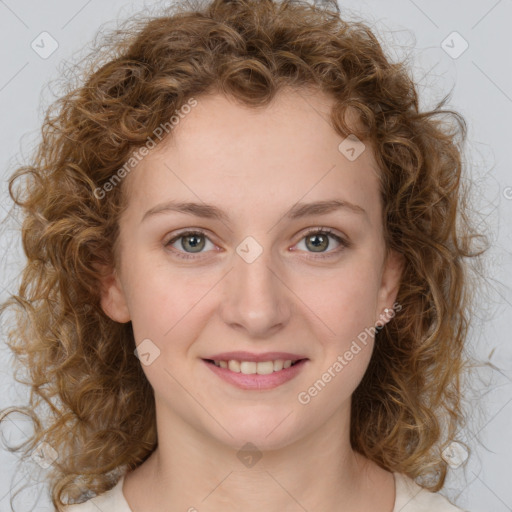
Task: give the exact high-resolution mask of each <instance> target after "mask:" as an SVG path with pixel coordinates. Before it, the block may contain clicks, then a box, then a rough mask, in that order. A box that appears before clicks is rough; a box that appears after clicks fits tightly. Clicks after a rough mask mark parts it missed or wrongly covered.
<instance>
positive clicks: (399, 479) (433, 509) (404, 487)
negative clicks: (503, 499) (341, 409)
mask: <svg viewBox="0 0 512 512" xmlns="http://www.w3.org/2000/svg"><path fill="white" fill-rule="evenodd" d="M393 476H394V477H395V492H396V495H395V496H396V497H395V505H394V507H393V512H465V511H464V510H463V509H461V508H458V507H456V506H454V505H452V504H451V503H450V502H449V501H448V500H447V499H446V498H445V497H444V496H442V495H441V494H438V493H433V492H430V491H427V490H426V489H423V487H421V486H419V485H418V484H417V483H416V482H414V480H412V479H411V478H409V477H408V476H407V475H404V474H402V473H393ZM123 482H124V476H122V477H121V478H120V480H119V481H118V482H117V484H116V485H115V486H114V487H113V488H112V489H110V490H109V491H107V492H104V493H103V494H100V495H99V496H96V497H95V498H91V499H90V500H87V501H85V502H84V503H79V504H76V505H68V506H67V507H65V508H64V510H65V511H66V512H133V511H132V509H131V508H130V507H129V506H128V503H127V501H126V499H125V497H124V494H123Z"/></svg>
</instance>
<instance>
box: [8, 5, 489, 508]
mask: <svg viewBox="0 0 512 512" xmlns="http://www.w3.org/2000/svg"><path fill="white" fill-rule="evenodd" d="M102 44H103V46H102V47H101V48H100V47H98V48H94V49H93V51H91V52H90V54H89V55H88V56H87V58H85V59H84V60H83V62H81V63H80V66H81V67H80V69H79V71H80V74H79V75H77V84H72V83H71V81H70V83H69V90H67V91H66V93H65V94H63V95H62V96H61V97H60V98H58V99H57V100H56V101H54V102H53V103H52V105H51V106H50V107H49V108H48V110H47V111H46V114H45V118H44V122H43V125H42V139H41V141H40V142H39V143H38V146H37V149H36V150H35V151H34V155H33V156H32V158H31V161H30V165H24V166H22V167H18V168H17V169H16V170H15V172H14V173H13V175H12V176H11V177H10V180H9V194H10V197H11V199H12V201H13V202H14V203H15V205H16V206H17V207H20V208H21V209H22V211H23V225H22V231H21V236H22V242H23V249H24V252H25V255H26V257H27V262H26V264H25V266H24V268H23V273H22V276H21V283H20V285H19V290H18V291H17V294H16V295H11V296H10V297H9V299H8V300H7V301H6V302H4V303H3V304H2V305H1V309H0V311H1V312H2V314H3V312H4V310H6V309H7V308H11V307H13V308H15V311H16V314H15V322H14V323H13V325H12V328H11V329H10V330H9V332H8V334H7V343H8V345H9V347H10V348H11V350H12V351H13V353H14V355H15V357H16V362H17V366H16V368H17V372H16V377H15V378H16V380H17V381H18V382H22V383H24V384H26V385H27V386H29V387H30V390H31V393H30V400H29V403H28V404H27V405H26V406H24V407H21V406H17V407H10V408H7V409H4V410H3V411H2V415H1V416H0V421H5V420H6V419H7V417H8V415H9V414H11V413H12V412H14V411H18V412H23V413H24V414H27V415H29V416H30V417H31V419H32V421H33V424H34V433H33V435H32V436H31V437H30V438H29V439H28V440H27V441H26V443H24V444H23V447H24V450H25V451H24V454H25V456H28V455H29V454H30V453H32V452H33V450H34V449H36V448H37V447H38V446H39V445H40V443H41V442H45V443H48V445H49V446H50V447H52V448H53V449H54V450H56V452H57V453H58V458H57V459H56V460H55V461H54V462H53V464H52V466H51V468H50V471H49V474H48V475H47V479H48V481H49V483H50V484H51V498H52V502H53V504H54V505H55V507H56V508H57V509H58V510H61V507H62V506H63V505H64V504H66V503H70V502H77V501H80V500H81V499H83V496H84V491H86V492H89V493H95V494H99V493H102V492H105V491H106V490H108V489H109V488H111V487H112V486H113V485H114V483H115V481H116V479H118V477H119V476H120V474H121V472H120V471H121V470H125V469H135V468H136V467H138V466H139V465H140V464H142V463H143V462H144V461H145V460H146V459H147V458H148V457H149V455H150V454H151V453H152V452H153V451H154V449H155V448H156V445H157V431H156V421H155V403H154V395H153V390H152V387H151V385H150V384H149V382H148V381H147V379H146V377H145V375H144V372H143V371H142V369H141V365H140V362H139V360H138V359H137V358H136V357H135V356H134V349H135V340H134V335H133V330H132V326H131V322H128V323H125V324H120V323H117V322H115V321H113V320H111V319H110V318H109V317H108V316H107V315H106V314H105V312H104V311H103V309H102V308H101V305H100V289H99V286H98V283H99V281H100V278H101V277H102V274H101V272H102V271H101V269H102V268H105V266H106V267H107V268H115V266H116V265H117V263H118V256H119V254H118V247H117V241H118V235H119V231H118V220H119V216H120V215H121V213H122V212H123V209H124V208H125V207H126V205H127V198H126V194H123V190H124V187H123V183H122V181H120V183H119V184H118V186H108V185H107V184H108V183H111V184H112V181H111V180H112V177H113V176H114V175H115V173H116V172H117V173H118V176H119V175H120V173H119V170H120V169H121V168H123V166H124V165H125V164H126V162H127V161H129V160H130V158H133V154H134V151H137V150H138V148H141V147H143V146H144V145H145V144H147V142H148V141H149V140H150V139H151V138H152V137H154V134H155V131H156V130H158V128H159V127H161V126H162V125H165V123H166V122H167V121H168V120H169V119H170V118H171V117H172V116H173V115H174V114H175V113H176V112H177V111H178V110H179V109H180V107H181V106H182V105H184V104H185V103H186V102H187V100H189V99H190V98H192V97H193V98H200V97H201V96H205V95H210V94H216V93H223V94H226V95H229V96H230V97H233V98H236V99H237V100H238V101H239V102H241V103H242V104H245V105H247V106H249V107H251V108H264V107H265V106H266V105H268V104H269V102H270V101H271V100H272V98H273V97H274V96H275V95H276V93H277V92H278V91H280V90H281V89H282V88H283V87H285V86H289V87H293V88H295V89H297V90H301V88H304V87H313V88H316V89H317V90H319V91H322V92H325V93H327V94H328V95H330V97H332V98H333V99H334V100H335V103H334V105H333V107H332V110H331V116H330V120H331V122H332V126H333V128H334V129H335V130H336V132H337V133H338V134H339V135H340V136H342V137H346V136H348V135H349V134H353V135H355V136H357V137H358V138H359V139H360V140H364V141H365V142H367V143H368V144H370V145H371V147H372V149H373V151H374V153H375V158H376V161H377V163H378V166H379V169H380V187H381V197H382V202H383V205H384V207H383V217H382V220H383V226H384V235H385V242H386V247H387V249H388V250H395V251H397V252H399V253H401V254H402V255H403V256H404V261H405V267H404V271H403V274H402V279H401V283H400V288H399V291H398V296H397V299H396V300H397V302H398V303H399V304H400V305H401V311H400V314H397V315H396V316H394V317H393V318H392V320H391V321H390V322H388V323H387V324H386V325H385V326H384V327H383V328H381V329H379V331H378V334H377V340H378V342H377V343H376V344H375V348H374V351H373V354H372V357H371V361H370V364H369V367H368V369H367V371H366V373H365V375H364V377H363V379H362V381H361V383H360V385H359V386H358V388H357V389H356V391H355V393H354V395H353V397H352V411H351V435H350V440H351V444H352V447H353V449H354V450H356V451H358V452H359V453H361V454H363V455H364V456H366V457H367V458H369V459H370V460H372V461H374V462H376V463H377V464H378V465H379V466H381V467H382V468H384V469H386V470H388V471H396V472H401V473H405V474H406V475H408V476H409V477H411V478H413V479H417V480H418V479H419V480H422V479H424V480H425V481H424V482H422V485H423V486H424V487H426V488H428V489H430V490H432V491H437V490H439V489H441V488H442V487H443V485H444V481H445V478H446V474H447V470H448V465H447V462H446V461H445V460H444V459H443V457H442V453H441V452H442V449H443V447H444V446H445V445H446V444H447V443H449V442H450V441H451V440H453V439H455V437H456V433H457V432H458V430H459V429H460V428H461V427H462V426H463V425H464V414H463V408H462V406H461V404H462V402H461V397H462V392H463V388H462V385H461V378H462V375H463V371H464V368H465V351H464V348H465V340H466V338H467V333H468V327H469V323H470V322H469V320H470V311H469V310H470V305H471V301H472V297H473V295H474V286H472V280H471V276H470V273H469V272H468V268H469V265H466V259H468V258H476V257H477V256H479V255H480V254H482V253H483V251H482V250H480V251H475V250H473V248H472V242H473V239H474V238H475V237H477V236H480V235H478V234H477V233H476V231H475V229H474V228H473V226H472V222H471V219H470V217H469V214H468V208H467V197H468V190H469V189H468V188H467V187H466V186H465V184H464V182H463V180H462V179H461V177H462V170H463V163H462V153H463V144H464V141H465V138H466V123H465V121H464V118H463V117H462V116H461V115H460V114H459V113H457V112H455V111H453V110H450V109H446V108H444V107H445V104H446V100H447V98H448V96H446V97H444V98H443V99H442V101H441V102H439V103H438V104H437V105H436V106H435V108H433V109H431V110H429V111H426V112H421V111H420V108H419V99H418V95H417V90H416V84H415V82H414V80H413V78H412V77H411V76H410V74H409V69H408V66H407V65H406V64H405V62H393V60H392V59H391V58H389V57H387V56H386V54H385V53H384V51H383V49H382V47H381V44H380V43H379V41H378V39H377V37H376V36H375V35H374V33H373V32H372V30H371V29H370V28H369V27H368V26H367V25H366V24H365V23H363V22H362V21H350V22H349V21H346V20H343V19H342V18H341V17H340V14H339V13H338V12H335V11H334V10H332V9H329V8H328V7H319V6H316V5H312V4H309V3H307V2H305V1H292V0H283V1H281V2H278V1H277V0H264V1H255V0H239V1H231V2H229V1H221V0H213V1H209V2H207V3H206V4H205V3H201V2H197V3H196V4H195V5H194V6H193V7H192V6H191V5H190V4H181V5H180V4H176V5H173V6H172V7H167V8H166V10H165V12H164V14H163V15H159V16H156V17H153V16H147V15H142V16H139V17H137V16H134V17H132V18H131V19H128V20H127V21H125V22H124V23H123V24H122V25H121V27H120V28H119V27H118V28H117V29H115V30H112V31H111V32H109V35H108V36H106V37H105V38H104V40H103V43H102ZM350 112H356V113H357V116H358V119H359V121H360V122H359V123H358V126H349V124H348V122H347V116H348V114H349V113H350ZM160 132H162V130H161V129H160ZM156 133H158V131H157V132H156ZM172 135H173V134H172V132H171V131H169V130H166V134H165V136H164V140H165V138H168V137H172ZM18 180H21V183H20V185H19V187H18V188H16V189H15V187H14V185H15V182H18ZM98 190H108V194H104V193H102V194H98ZM21 369H23V370H24V371H25V376H24V378H20V377H19V375H18V371H19V370H21ZM43 411H44V412H43ZM17 449H21V448H20V447H19V448H17Z"/></svg>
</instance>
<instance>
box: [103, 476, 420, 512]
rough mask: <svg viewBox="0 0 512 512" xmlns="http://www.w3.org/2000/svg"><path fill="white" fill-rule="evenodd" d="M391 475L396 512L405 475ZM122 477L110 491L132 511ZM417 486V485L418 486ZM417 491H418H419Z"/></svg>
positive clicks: (403, 487) (396, 511)
mask: <svg viewBox="0 0 512 512" xmlns="http://www.w3.org/2000/svg"><path fill="white" fill-rule="evenodd" d="M391 474H392V475H393V481H394V483H395V499H394V503H393V509H392V512H398V511H399V506H400V500H401V499H402V498H403V496H402V495H403V491H404V489H405V485H406V482H405V481H404V478H405V475H402V474H400V473H395V472H392V473H391ZM124 477H125V475H122V476H121V478H120V479H119V481H118V482H117V484H116V485H115V486H114V488H113V489H112V491H113V492H114V493H115V494H117V495H118V498H119V500H120V501H121V504H122V506H123V507H124V508H125V509H126V512H133V510H132V509H131V508H130V505H128V501H127V500H126V497H125V495H124V492H123V485H124ZM411 482H412V484H413V485H414V486H417V484H416V483H415V482H414V481H413V480H411ZM418 487H419V486H418ZM421 489H422V488H421V487H420V488H419V491H421ZM419 491H418V492H419ZM123 512H125V511H123Z"/></svg>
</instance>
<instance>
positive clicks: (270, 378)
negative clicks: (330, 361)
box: [203, 359, 308, 390]
mask: <svg viewBox="0 0 512 512" xmlns="http://www.w3.org/2000/svg"><path fill="white" fill-rule="evenodd" d="M203 361H204V363H205V364H206V366H208V368H210V370H211V371H212V372H214V373H215V374H217V375H218V376H219V377H220V378H221V379H223V380H225V381H226V382H229V383H230V384H233V385H234V386H236V387H238V388H240V389H256V390H260V389H273V388H277V387H278V386H281V384H284V383H285V382H288V381H289V380H291V379H293V378H294V377H295V376H296V375H298V374H299V373H300V372H301V371H302V369H303V368H304V365H305V363H306V362H307V361H308V360H307V359H303V360H302V361H299V362H298V363H297V364H294V365H293V366H290V367H289V368H283V369H282V370H280V371H278V372H273V373H269V374H268V375H259V374H257V373H253V374H250V375H246V374H245V373H241V372H240V373H237V372H232V371H231V370H229V369H228V368H221V367H220V366H215V365H214V364H213V363H209V362H208V361H205V360H204V359H203Z"/></svg>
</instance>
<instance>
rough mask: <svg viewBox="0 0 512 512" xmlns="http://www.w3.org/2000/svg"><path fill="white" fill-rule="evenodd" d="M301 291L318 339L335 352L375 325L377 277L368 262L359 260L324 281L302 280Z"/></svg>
mask: <svg viewBox="0 0 512 512" xmlns="http://www.w3.org/2000/svg"><path fill="white" fill-rule="evenodd" d="M300 289H301V291H299V292H298V295H299V296H300V297H305V300H304V303H305V304H306V305H307V307H308V308H307V309H309V314H308V317H311V319H312V320H311V322H313V318H315V317H316V324H318V325H319V329H320V330H319V331H318V332H317V334H318V337H319V339H324V340H325V341H326V342H328V343H329V344H334V345H336V346H337V348H338V349H342V348H343V347H344V346H345V345H347V344H350V341H351V340H352V339H353V338H356V337H357V336H358V335H359V333H361V332H364V330H365V329H367V328H370V327H373V326H374V325H375V320H376V319H375V309H376V305H377V298H378V290H379V274H378V271H377V269H376V268H375V265H374V264H373V263H372V262H371V261H368V262H366V263H365V261H364V260H362V259H359V260H358V263H357V264H354V265H347V266H345V267H343V268H340V269H339V271H337V272H331V273H329V275H326V276H325V277H324V278H321V279H318V278H317V279H315V280H303V281H302V284H301V287H300ZM313 313H314V314H313ZM305 314H306V313H305Z"/></svg>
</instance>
